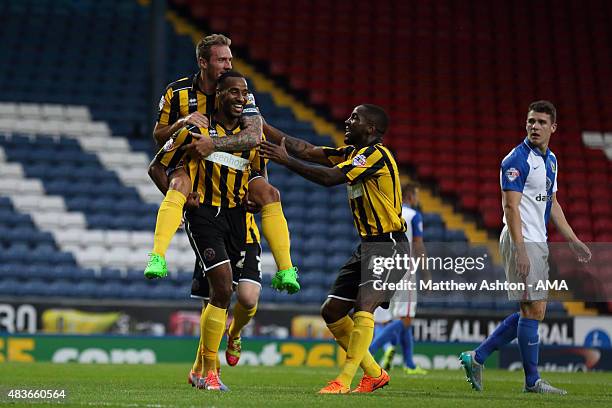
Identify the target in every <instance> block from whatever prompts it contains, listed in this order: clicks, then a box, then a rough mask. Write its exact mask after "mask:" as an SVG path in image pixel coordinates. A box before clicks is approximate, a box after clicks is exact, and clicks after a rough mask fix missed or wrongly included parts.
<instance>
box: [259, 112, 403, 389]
mask: <svg viewBox="0 0 612 408" xmlns="http://www.w3.org/2000/svg"><path fill="white" fill-rule="evenodd" d="M345 124H346V134H345V143H346V144H347V145H346V146H344V147H340V148H329V147H317V146H313V145H311V144H309V143H307V142H305V141H303V140H300V139H297V138H294V137H291V136H288V135H286V134H284V133H282V132H280V131H278V130H276V129H274V128H272V127H269V126H267V125H265V124H264V131H265V134H266V137H267V138H268V140H271V141H273V142H274V143H276V144H273V143H269V142H263V143H262V144H261V146H260V149H261V154H262V156H263V157H265V158H269V159H270V160H272V161H275V162H277V163H279V164H281V165H283V166H285V167H287V168H289V169H290V170H292V171H294V172H296V173H298V174H299V175H301V176H302V177H304V178H306V179H308V180H310V181H313V182H315V183H318V184H321V185H324V186H334V185H338V184H343V183H346V184H347V187H348V196H349V203H350V207H351V211H352V213H353V220H354V223H355V227H356V229H357V230H358V232H359V234H360V236H361V245H359V247H358V248H357V249H356V250H355V252H354V253H353V256H352V257H351V259H349V261H348V262H347V263H346V264H345V265H344V266H343V267H342V268H341V270H340V273H339V274H338V277H337V279H336V281H335V283H334V285H333V287H332V289H331V291H330V293H329V295H328V298H327V300H326V301H325V303H324V304H323V306H322V308H321V314H322V316H323V319H325V322H326V323H327V327H328V328H329V330H330V331H331V332H332V334H333V335H334V337H335V339H336V341H337V342H338V344H339V345H340V346H341V347H342V348H344V349H345V350H346V362H345V364H344V366H343V368H342V372H341V373H340V375H339V376H338V377H336V379H334V380H333V381H330V382H329V383H328V385H327V386H325V387H324V388H322V389H321V390H320V391H319V393H322V394H344V393H348V392H349V391H350V387H351V382H352V380H353V377H354V376H355V373H356V371H357V368H358V367H359V366H361V367H362V369H363V371H364V375H363V377H362V379H361V381H360V382H359V385H358V386H357V388H356V389H354V390H353V392H372V391H374V390H376V389H378V388H381V387H384V386H385V385H386V384H388V382H389V374H388V373H387V372H386V371H385V370H383V369H382V368H381V367H380V366H379V365H378V364H377V363H376V361H375V360H374V359H373V358H372V356H371V355H370V353H369V352H368V347H369V345H370V342H371V341H372V336H373V331H374V317H373V313H374V310H375V309H376V308H377V307H378V306H379V305H383V307H385V306H386V307H388V300H389V298H390V294H389V293H383V292H382V291H380V290H377V289H376V288H375V283H374V282H375V281H376V280H381V278H382V279H387V281H398V280H399V279H401V277H402V276H403V275H404V273H405V272H406V271H392V272H391V271H390V273H389V274H388V275H387V276H386V277H385V276H382V277H381V276H379V275H376V274H375V273H374V272H373V271H370V269H369V267H368V265H369V262H370V261H371V260H372V257H373V256H378V255H381V251H382V254H383V255H384V256H393V255H395V254H409V253H410V247H409V243H408V238H407V237H406V234H405V233H404V232H405V231H406V222H405V221H404V219H403V218H402V215H401V214H402V192H401V187H400V179H399V172H398V168H397V164H396V163H395V159H394V158H393V156H392V155H391V153H390V152H389V150H388V149H387V148H386V147H385V146H384V145H383V144H382V141H383V135H384V134H385V132H386V130H387V126H388V117H387V114H386V113H385V111H384V110H383V109H382V108H380V107H379V106H376V105H370V104H364V105H359V106H357V107H356V108H355V109H354V110H353V112H352V113H351V115H350V117H349V118H348V119H347V120H346V122H345ZM306 162H311V163H316V164H320V165H321V166H319V165H315V164H309V163H306ZM377 245H378V246H379V247H378V248H374V250H372V247H376V246H377ZM381 246H382V247H383V248H382V249H381V248H380V247H381ZM373 252H377V253H376V254H374V253H373ZM362 261H363V262H364V265H365V268H363V269H364V270H363V271H362ZM383 274H384V273H383ZM353 308H354V309H355V313H354V314H353V319H351V318H350V317H349V312H350V311H351V309H353Z"/></svg>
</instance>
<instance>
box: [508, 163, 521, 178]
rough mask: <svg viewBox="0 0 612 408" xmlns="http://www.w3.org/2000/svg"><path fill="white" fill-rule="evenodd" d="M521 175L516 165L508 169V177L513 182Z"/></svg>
mask: <svg viewBox="0 0 612 408" xmlns="http://www.w3.org/2000/svg"><path fill="white" fill-rule="evenodd" d="M520 175H521V172H520V171H518V169H516V168H514V167H510V168H509V169H508V170H506V178H507V179H508V180H509V181H511V182H512V181H514V180H516V179H517V178H518V176H520Z"/></svg>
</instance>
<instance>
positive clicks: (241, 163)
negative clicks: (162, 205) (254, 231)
mask: <svg viewBox="0 0 612 408" xmlns="http://www.w3.org/2000/svg"><path fill="white" fill-rule="evenodd" d="M247 95H248V88H247V83H246V79H245V78H244V77H243V76H242V75H241V74H240V73H238V72H235V71H227V72H224V73H223V74H222V75H221V76H220V77H219V80H218V83H217V96H216V98H217V108H216V110H215V111H214V113H213V115H212V116H211V122H210V124H209V126H208V127H197V126H189V127H186V128H183V129H182V130H181V131H180V132H179V134H178V135H177V136H176V137H175V144H174V146H173V147H172V150H175V151H179V150H182V151H186V152H187V154H189V155H190V156H191V160H189V162H188V166H189V175H190V176H191V180H192V186H193V191H195V192H197V193H198V196H199V197H200V206H199V207H197V208H195V209H193V210H190V211H186V213H185V229H186V231H187V234H188V235H189V238H190V241H191V243H192V246H193V247H194V250H195V252H196V256H197V258H198V262H200V264H201V265H202V268H203V270H204V274H205V276H206V278H207V280H208V283H209V285H210V289H211V290H210V300H209V303H208V305H207V306H206V308H205V310H204V314H203V317H202V326H203V328H204V329H203V333H202V342H201V347H202V350H201V352H202V355H203V359H204V361H203V363H204V370H203V373H204V381H203V388H205V389H207V390H222V383H221V382H220V380H219V376H218V373H217V361H216V360H217V353H218V350H219V344H220V342H221V338H222V337H223V334H224V333H225V323H226V318H227V308H228V306H229V303H230V299H231V295H232V290H233V286H232V285H233V268H236V267H237V266H238V265H239V263H240V262H241V261H242V256H243V254H244V252H245V248H246V241H247V236H246V234H247V231H246V211H245V209H244V207H243V206H242V205H241V203H242V200H243V198H244V196H245V194H246V188H247V184H248V182H249V179H250V178H251V177H252V176H253V175H254V174H255V175H259V174H261V173H263V172H264V171H265V162H264V159H263V158H261V157H260V156H259V153H258V152H257V150H256V149H251V150H246V151H243V152H236V153H224V152H214V153H213V154H208V151H207V142H206V141H205V139H206V138H209V137H211V135H214V136H216V137H220V138H226V137H227V138H229V137H231V135H232V134H233V133H237V132H239V131H240V127H239V125H240V116H241V115H242V110H243V109H244V106H245V105H246V103H247ZM196 134H199V135H198V137H194V136H196Z"/></svg>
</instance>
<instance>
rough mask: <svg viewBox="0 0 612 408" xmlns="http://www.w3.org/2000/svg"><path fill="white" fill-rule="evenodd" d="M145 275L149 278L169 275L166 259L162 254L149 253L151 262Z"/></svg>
mask: <svg viewBox="0 0 612 408" xmlns="http://www.w3.org/2000/svg"><path fill="white" fill-rule="evenodd" d="M144 276H145V278H147V279H160V278H165V277H166V276H168V267H167V266H166V259H165V258H164V257H163V256H161V255H157V254H156V253H153V252H151V253H150V254H149V263H148V264H147V268H146V269H145V271H144Z"/></svg>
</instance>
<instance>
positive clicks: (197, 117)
mask: <svg viewBox="0 0 612 408" xmlns="http://www.w3.org/2000/svg"><path fill="white" fill-rule="evenodd" d="M182 120H183V125H194V126H198V127H202V128H207V127H208V124H209V121H208V118H207V117H206V116H205V115H203V114H202V113H201V112H198V111H195V112H193V113H190V114H189V115H187V116H185V117H184V118H183V119H182Z"/></svg>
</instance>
